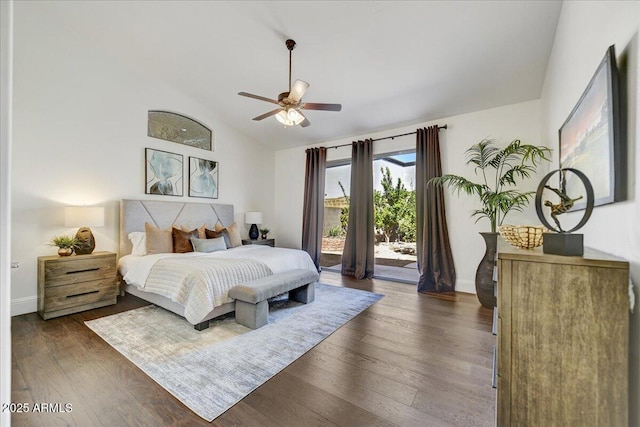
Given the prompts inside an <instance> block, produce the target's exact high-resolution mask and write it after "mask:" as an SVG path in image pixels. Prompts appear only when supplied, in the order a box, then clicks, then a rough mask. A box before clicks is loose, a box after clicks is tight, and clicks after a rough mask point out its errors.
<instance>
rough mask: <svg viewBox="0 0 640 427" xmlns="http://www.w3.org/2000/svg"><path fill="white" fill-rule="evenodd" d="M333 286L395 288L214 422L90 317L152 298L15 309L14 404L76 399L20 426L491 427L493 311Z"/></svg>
mask: <svg viewBox="0 0 640 427" xmlns="http://www.w3.org/2000/svg"><path fill="white" fill-rule="evenodd" d="M321 281H322V282H323V283H327V284H332V285H338V286H347V287H352V288H357V289H364V290H368V291H374V292H379V293H382V294H384V295H385V297H384V298H383V299H382V300H380V301H379V302H377V303H376V304H374V305H373V306H371V307H370V308H369V309H367V310H365V311H364V312H363V313H361V314H360V315H358V316H357V317H356V318H354V319H353V320H351V321H350V322H349V323H347V324H346V325H344V326H343V327H341V328H340V329H338V330H337V331H336V332H335V333H333V334H332V335H331V336H329V337H328V338H327V339H325V340H324V341H322V342H321V343H320V344H318V345H317V346H316V347H315V348H313V349H312V350H311V351H309V352H308V353H306V354H305V355H303V356H302V357H301V358H300V359H298V360H296V361H295V362H294V363H292V364H291V365H290V366H288V367H287V368H286V369H284V370H283V371H282V372H280V373H279V374H278V375H276V376H275V377H273V378H272V379H270V380H269V381H267V382H266V383H265V384H263V385H262V386H261V387H259V388H258V389H257V390H255V391H254V392H253V393H251V394H250V395H248V396H247V397H245V398H244V399H243V400H242V401H241V402H239V403H238V404H237V405H235V406H234V407H232V408H231V409H229V410H228V411H227V412H226V413H224V414H223V415H221V416H220V417H218V418H217V419H216V420H214V421H213V422H212V423H207V422H206V421H204V420H202V419H201V418H200V417H198V416H197V415H195V414H194V413H193V412H191V411H190V410H189V409H188V408H186V407H185V406H184V405H182V404H181V403H180V402H179V401H178V400H177V399H175V398H174V397H173V396H172V395H171V394H169V393H168V392H166V391H165V390H164V389H163V388H162V387H160V386H159V385H158V384H156V383H155V382H154V381H153V380H151V379H150V378H149V377H147V376H146V374H144V373H143V372H142V371H141V370H140V369H138V368H137V367H136V366H135V365H133V364H132V363H131V362H129V361H128V360H127V359H126V358H125V357H124V356H122V355H120V353H118V352H117V351H115V350H114V349H113V348H111V347H110V346H109V345H108V344H106V343H105V342H104V341H103V340H102V339H101V338H99V337H98V336H97V335H95V334H94V333H93V332H92V331H91V330H89V329H88V328H87V327H86V326H85V325H84V323H83V322H84V321H85V320H90V319H95V318H98V317H102V316H106V315H109V314H113V313H117V312H121V311H125V310H130V309H133V308H137V307H140V306H143V305H146V304H147V303H146V302H145V301H142V300H140V299H138V298H136V297H133V296H131V295H127V296H125V297H121V298H119V300H118V304H117V305H114V306H110V307H104V308H100V309H96V310H91V311H86V312H83V313H77V314H73V315H69V316H64V317H61V318H55V319H51V320H47V321H43V320H41V319H40V318H39V317H38V315H37V314H35V313H32V314H27V315H23V316H16V317H13V318H12V325H11V329H12V333H13V336H12V343H13V344H12V352H13V358H12V359H13V369H12V372H13V378H12V382H13V384H12V390H13V395H12V399H13V402H15V403H17V402H25V403H28V404H29V405H31V406H32V405H33V404H34V403H62V404H64V403H71V404H72V411H71V412H68V413H42V412H40V413H28V414H24V413H22V414H19V413H16V414H13V415H12V418H11V421H12V425H13V426H47V427H49V426H58V425H61V426H62V425H70V426H83V427H84V426H169V425H178V426H196V425H210V424H212V425H214V426H274V427H275V426H278V427H282V426H316V425H317V426H331V425H337V426H345V427H352V426H392V425H397V426H421V427H422V426H441V425H443V426H444V425H449V426H492V425H493V424H494V412H495V392H494V390H493V389H492V388H491V370H492V351H493V346H494V343H495V338H494V337H493V335H492V334H491V321H492V316H491V314H492V313H491V312H490V311H489V310H487V309H484V308H482V307H481V306H480V304H479V303H478V301H477V299H476V297H475V295H466V294H462V295H461V300H460V301H458V302H450V301H444V300H440V299H436V298H431V297H429V296H426V295H420V294H417V293H416V291H415V287H414V286H411V285H405V284H401V283H393V282H388V281H383V280H377V279H375V280H367V281H356V280H352V279H349V278H346V277H342V276H340V275H339V274H337V273H329V272H323V273H322V277H321Z"/></svg>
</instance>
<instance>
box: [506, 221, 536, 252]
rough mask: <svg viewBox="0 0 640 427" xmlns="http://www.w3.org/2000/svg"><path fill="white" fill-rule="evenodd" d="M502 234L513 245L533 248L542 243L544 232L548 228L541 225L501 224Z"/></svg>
mask: <svg viewBox="0 0 640 427" xmlns="http://www.w3.org/2000/svg"><path fill="white" fill-rule="evenodd" d="M498 230H499V231H500V235H501V236H502V237H503V238H504V240H506V241H507V242H509V243H510V244H511V245H512V246H515V247H516V248H520V249H533V248H535V247H538V246H540V245H541V244H542V233H544V232H546V231H547V229H546V228H545V227H543V226H541V225H501V226H500V227H498Z"/></svg>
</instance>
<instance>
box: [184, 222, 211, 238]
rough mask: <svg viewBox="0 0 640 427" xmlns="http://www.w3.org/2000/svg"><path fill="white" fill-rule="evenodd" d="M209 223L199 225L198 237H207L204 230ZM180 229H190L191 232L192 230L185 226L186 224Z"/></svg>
mask: <svg viewBox="0 0 640 427" xmlns="http://www.w3.org/2000/svg"><path fill="white" fill-rule="evenodd" d="M206 226H207V224H202V225H201V226H200V227H198V239H206V238H207V236H206V235H205V234H204V230H205V229H206ZM180 230H182V231H189V232H191V231H192V230H189V228H188V227H185V226H184V225H183V226H181V227H180Z"/></svg>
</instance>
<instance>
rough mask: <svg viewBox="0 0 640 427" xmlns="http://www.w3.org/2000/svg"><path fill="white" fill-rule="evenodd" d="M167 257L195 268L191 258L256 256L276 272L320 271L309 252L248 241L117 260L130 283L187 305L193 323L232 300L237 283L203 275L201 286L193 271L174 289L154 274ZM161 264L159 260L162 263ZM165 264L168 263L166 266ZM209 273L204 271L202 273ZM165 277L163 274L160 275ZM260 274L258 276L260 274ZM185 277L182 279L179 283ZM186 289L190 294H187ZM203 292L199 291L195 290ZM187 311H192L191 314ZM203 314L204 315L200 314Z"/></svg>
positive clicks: (253, 257)
mask: <svg viewBox="0 0 640 427" xmlns="http://www.w3.org/2000/svg"><path fill="white" fill-rule="evenodd" d="M163 259H166V260H167V261H169V260H170V261H171V264H172V266H175V264H176V261H179V260H180V259H184V260H185V261H186V262H185V264H187V265H190V266H191V268H193V264H194V263H193V262H192V261H198V262H199V261H200V260H203V261H204V260H206V259H219V260H222V259H227V260H232V259H245V260H254V261H259V262H261V263H264V264H266V266H267V267H268V269H270V270H271V272H272V273H273V274H277V273H281V272H284V271H287V270H292V269H296V268H303V269H309V270H311V271H317V270H316V267H315V265H314V264H313V261H312V260H311V257H310V256H309V254H307V253H306V252H304V251H301V250H297V249H286V248H272V247H269V246H261V245H246V246H240V247H237V248H233V249H228V250H226V251H218V252H212V253H201V252H189V253H185V254H175V253H165V254H153V255H144V256H139V255H126V256H123V257H122V258H120V260H119V261H118V270H119V272H120V274H121V275H122V277H123V278H124V281H125V282H126V283H127V284H129V285H133V286H135V287H137V288H138V289H141V290H143V291H147V292H154V293H158V294H160V295H162V296H165V297H167V298H169V299H171V300H172V301H174V302H177V303H178V304H181V305H183V306H184V307H185V317H186V318H187V320H189V322H191V323H192V324H196V323H199V322H200V320H202V318H203V317H204V314H206V313H208V312H209V311H210V310H212V309H213V308H214V307H217V306H219V305H221V304H224V303H226V302H229V301H230V300H229V299H228V297H227V296H226V292H227V291H228V289H229V288H230V287H231V286H233V285H235V284H236V283H233V284H231V285H230V286H228V287H222V286H220V284H219V283H218V284H216V285H215V286H212V283H211V282H212V281H211V278H209V279H203V280H207V281H209V283H206V284H202V285H201V286H194V285H193V281H194V279H193V274H190V275H189V276H190V279H189V280H188V281H187V280H184V281H182V280H175V282H176V283H175V289H171V288H170V287H168V286H171V285H172V284H173V281H172V280H171V279H169V280H163V281H161V282H159V281H158V280H157V278H158V277H159V275H158V274H155V275H153V274H151V273H152V269H153V267H154V265H155V264H156V263H157V262H158V261H159V260H163ZM163 264H164V263H163ZM159 267H160V264H159ZM165 268H166V267H165ZM150 274H151V276H152V278H155V279H154V281H153V282H152V283H148V279H149V276H150ZM169 275H170V274H165V276H167V277H168V276H169ZM181 276H184V277H186V276H187V274H186V273H185V274H182V275H181V274H178V273H177V272H176V275H175V277H176V278H178V277H181ZM204 276H206V275H203V277H204ZM160 277H162V275H160ZM258 277H259V276H258ZM180 281H182V283H177V282H180ZM203 288H208V289H218V291H212V292H217V293H218V295H210V296H208V297H207V298H204V297H202V296H201V295H199V296H197V297H193V295H189V294H188V293H189V292H190V290H191V289H203ZM185 292H187V294H185ZM196 293H197V294H200V292H196ZM186 313H191V314H190V315H189V316H187V315H186ZM201 315H202V318H200V319H199V317H200V316H201Z"/></svg>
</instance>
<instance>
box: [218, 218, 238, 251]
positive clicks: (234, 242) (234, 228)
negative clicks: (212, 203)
mask: <svg viewBox="0 0 640 427" xmlns="http://www.w3.org/2000/svg"><path fill="white" fill-rule="evenodd" d="M216 231H218V232H220V231H222V232H224V231H226V232H227V234H228V235H229V245H230V247H232V248H235V247H237V246H242V237H240V230H239V229H238V224H236V223H235V222H234V223H233V224H231V225H229V226H227V227H226V228H224V227H223V226H222V225H220V224H219V223H218V224H216Z"/></svg>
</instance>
